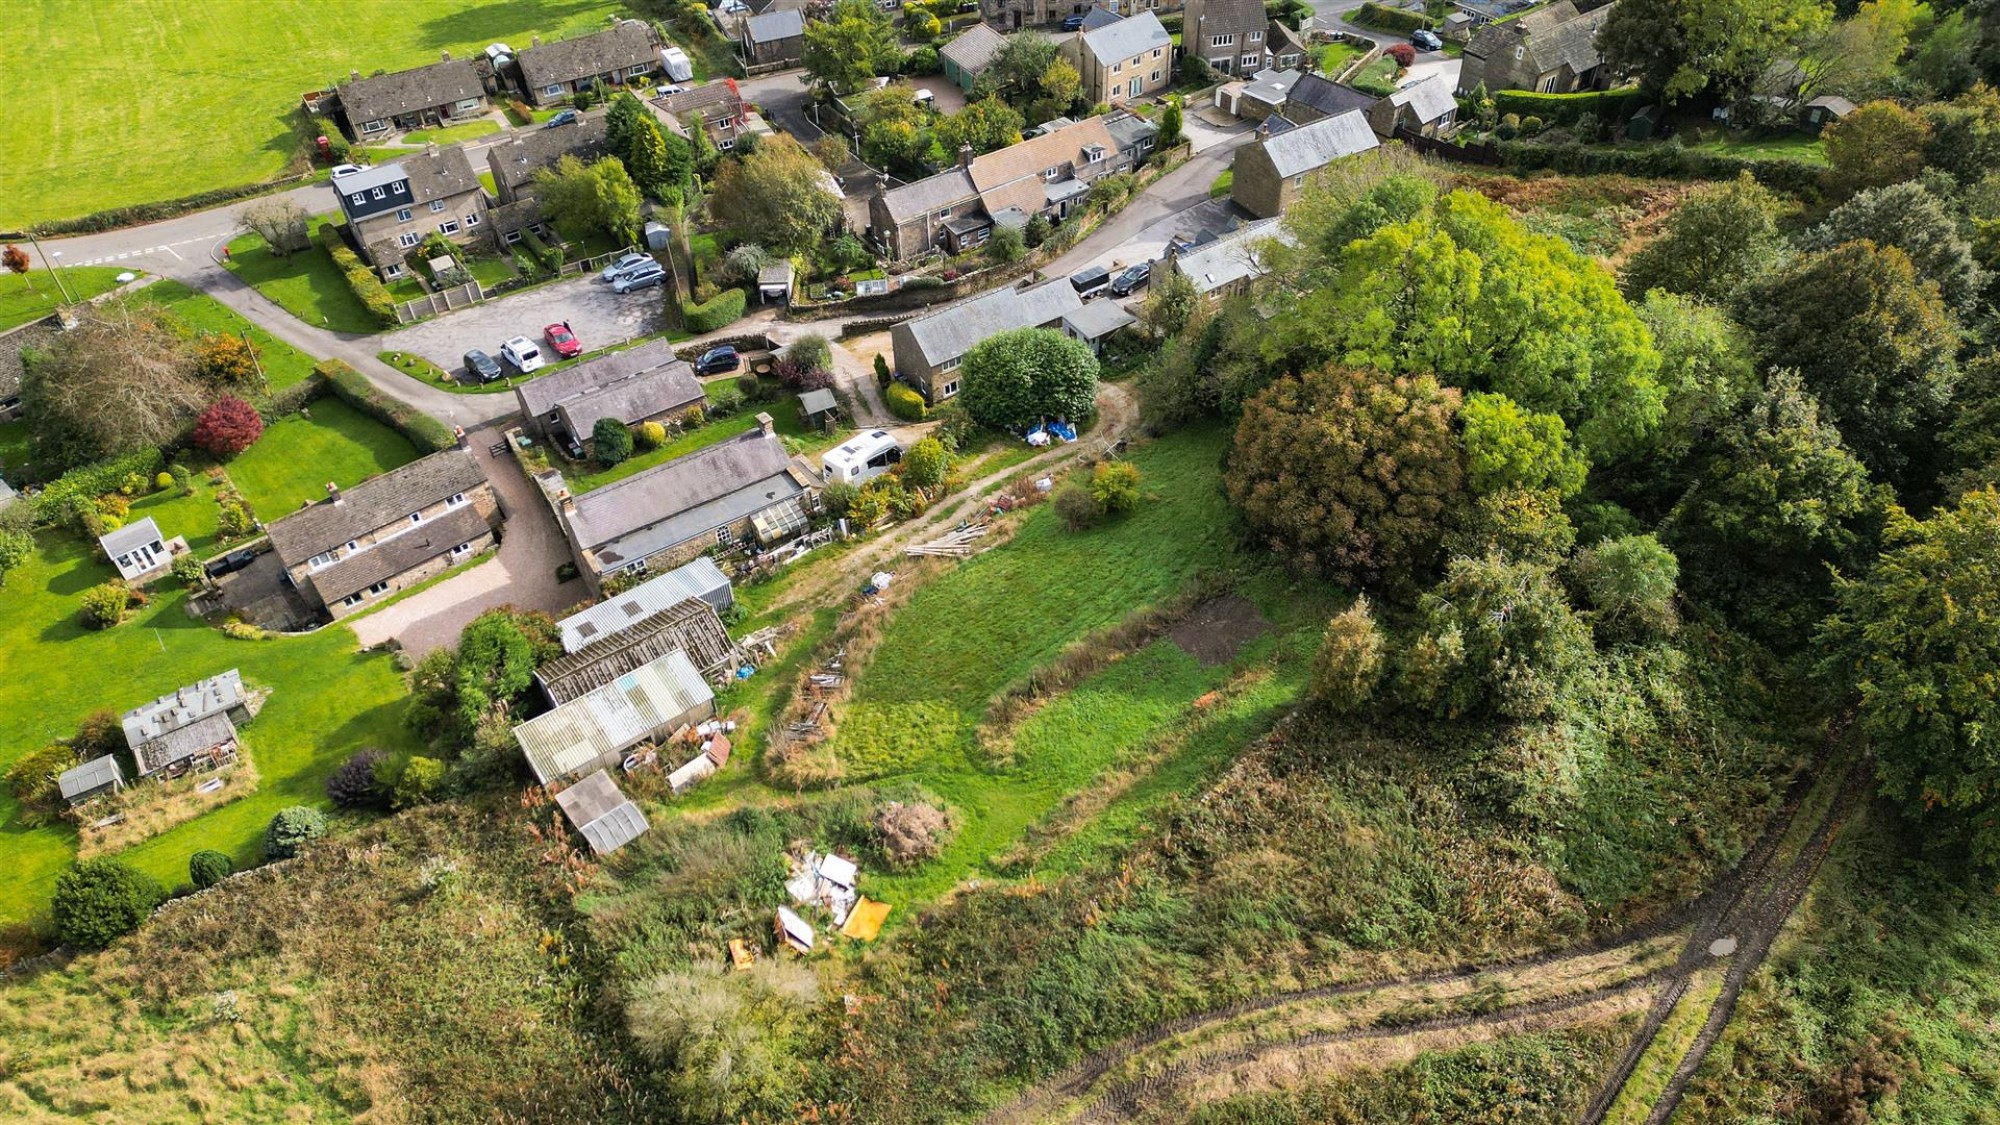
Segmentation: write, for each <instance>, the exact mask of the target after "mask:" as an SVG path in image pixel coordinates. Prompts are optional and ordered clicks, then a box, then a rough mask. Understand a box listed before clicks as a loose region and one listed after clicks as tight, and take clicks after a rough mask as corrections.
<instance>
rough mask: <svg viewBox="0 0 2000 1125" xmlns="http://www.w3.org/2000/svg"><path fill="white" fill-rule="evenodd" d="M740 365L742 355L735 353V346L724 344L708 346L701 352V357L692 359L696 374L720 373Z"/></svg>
mask: <svg viewBox="0 0 2000 1125" xmlns="http://www.w3.org/2000/svg"><path fill="white" fill-rule="evenodd" d="M741 366H743V357H742V356H739V355H737V354H736V349H735V348H732V347H730V346H729V345H728V344H724V345H722V346H721V347H719V348H710V349H708V350H707V351H705V352H703V353H701V358H700V359H697V360H695V361H694V373H695V374H697V375H720V374H722V373H723V372H724V371H734V370H736V369H737V368H738V367H741Z"/></svg>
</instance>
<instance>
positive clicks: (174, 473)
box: [167, 465, 194, 496]
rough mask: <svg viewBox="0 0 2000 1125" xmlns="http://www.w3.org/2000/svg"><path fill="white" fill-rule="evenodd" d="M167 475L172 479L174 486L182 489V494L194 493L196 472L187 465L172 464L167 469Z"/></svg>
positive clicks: (189, 494)
mask: <svg viewBox="0 0 2000 1125" xmlns="http://www.w3.org/2000/svg"><path fill="white" fill-rule="evenodd" d="M167 476H168V477H170V478H171V479H172V481H173V485H174V487H175V488H178V489H180V492H181V495H182V496H193V495H194V473H192V472H190V471H189V470H188V467H187V466H186V465H174V466H172V467H171V468H169V469H168V470H167Z"/></svg>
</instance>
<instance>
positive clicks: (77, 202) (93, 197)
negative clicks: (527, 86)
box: [0, 0, 627, 227]
mask: <svg viewBox="0 0 2000 1125" xmlns="http://www.w3.org/2000/svg"><path fill="white" fill-rule="evenodd" d="M622 14H627V13H626V9H625V7H624V6H623V5H622V4H616V3H604V2H601V0H558V2H555V3H543V2H540V0H490V2H482V3H477V4H473V3H457V2H450V3H443V2H432V3H422V4H415V3H403V2H399V0H353V2H351V3H346V4H342V5H340V6H339V8H338V10H337V11H336V10H333V9H329V8H328V7H327V6H326V5H324V4H315V3H310V2H308V0H211V2H210V3H204V4H191V3H186V2H184V0H128V2H126V3H121V4H119V5H118V6H117V7H116V10H115V11H112V10H110V9H106V8H105V7H103V6H101V5H93V4H81V3H74V2H66V0H25V2H24V3H21V4H17V5H14V6H13V7H12V9H11V15H12V19H11V20H10V21H9V30H10V35H9V37H8V48H7V65H6V66H5V67H4V68H0V91H4V95H5V101H6V104H7V106H8V112H7V114H6V120H5V123H4V125H0V227H12V226H16V225H19V224H22V223H29V222H37V221H43V220H51V219H63V218H73V217H75V216H79V215H85V214H89V213H91V212H94V211H100V210H104V209H106V208H111V207H117V206H121V205H124V204H131V203H144V202H148V201H152V200H160V199H172V198H176V197H179V196H184V195H190V194H193V193H195V192H200V191H207V190H212V189H216V188H227V187H234V186H237V185H239V184H248V183H256V182H259V181H262V180H268V179H271V178H273V177H275V176H278V175H281V174H283V173H285V172H286V171H287V169H288V168H293V167H294V162H295V161H296V160H297V159H298V157H299V151H300V145H299V137H298V133H297V131H296V130H295V127H294V126H295V123H296V122H298V121H299V119H300V115H299V113H298V112H297V110H298V106H299V97H300V95H302V94H304V93H306V92H307V91H310V90H321V89H327V88H329V87H330V86H332V85H334V84H335V83H336V82H339V81H345V80H346V78H347V75H348V72H349V71H352V70H358V71H360V72H361V73H362V74H372V73H374V72H375V71H376V70H378V69H391V70H394V69H403V68H407V67H415V66H421V65H423V64H425V63H431V62H436V61H437V60H438V56H439V52H440V51H444V50H449V51H450V52H451V53H452V57H453V58H468V57H470V56H472V55H475V54H477V53H479V52H480V51H481V50H483V49H484V48H485V46H486V45H487V44H488V43H493V42H507V43H511V44H514V45H515V46H517V47H522V46H526V45H527V40H528V37H529V36H530V35H540V36H541V37H542V38H543V39H544V40H549V39H554V38H559V37H564V36H568V35H574V34H577V33H579V32H585V31H593V30H596V29H597V28H599V27H601V26H603V25H604V23H605V20H606V18H607V17H608V16H612V15H622Z"/></svg>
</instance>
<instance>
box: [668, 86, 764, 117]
mask: <svg viewBox="0 0 2000 1125" xmlns="http://www.w3.org/2000/svg"><path fill="white" fill-rule="evenodd" d="M653 104H655V105H657V106H659V107H660V108H661V109H664V110H666V111H667V112H668V113H671V114H673V115H674V116H675V117H678V118H683V119H685V118H686V117H687V115H688V114H691V113H697V112H698V113H699V114H700V115H701V119H702V120H703V121H719V120H721V119H723V118H728V117H735V116H737V115H739V114H741V113H742V112H743V95H742V92H741V91H739V90H738V89H737V88H736V80H735V79H734V78H724V79H722V80H721V81H718V82H704V83H702V84H701V85H699V86H690V87H688V88H687V89H685V90H682V91H681V92H680V93H678V94H668V95H667V96H666V97H663V98H655V99H653Z"/></svg>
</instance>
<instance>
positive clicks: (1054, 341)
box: [959, 328, 1097, 433]
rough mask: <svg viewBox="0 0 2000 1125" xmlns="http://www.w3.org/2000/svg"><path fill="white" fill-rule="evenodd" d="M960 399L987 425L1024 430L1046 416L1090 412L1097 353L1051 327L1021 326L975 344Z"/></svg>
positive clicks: (962, 379)
mask: <svg viewBox="0 0 2000 1125" xmlns="http://www.w3.org/2000/svg"><path fill="white" fill-rule="evenodd" d="M959 382H960V384H961V389H960V390H959V402H961V403H962V404H963V405H964V406H965V412H966V413H967V414H969V415H971V416H972V418H973V420H974V421H976V422H978V423H979V424H980V425H982V426H989V427H991V428H993V429H996V430H1008V431H1012V432H1015V433H1019V432H1021V431H1023V430H1026V429H1028V428H1029V427H1031V426H1033V425H1035V424H1036V423H1037V422H1040V421H1042V420H1043V419H1045V418H1056V417H1063V418H1068V419H1070V420H1071V421H1075V420H1077V419H1080V418H1083V417H1084V416H1086V415H1088V414H1089V413H1090V411H1091V408H1092V407H1091V404H1092V401H1093V400H1094V399H1095V398H1096V396H1097V357H1096V356H1094V355H1092V354H1090V348H1089V346H1088V345H1086V344H1085V343H1083V341H1081V340H1074V339H1071V338H1070V337H1068V336H1065V335H1063V334H1062V333H1061V332H1057V331H1056V330H1054V329H1052V328H1016V329H1014V330H1013V331H1011V332H1001V333H999V334H998V335H994V336H989V337H987V338H986V339H984V340H981V341H980V342H979V343H977V344H974V345H973V347H972V350H971V351H969V352H966V353H965V359H964V361H963V362H962V363H961V364H960V367H959Z"/></svg>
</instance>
